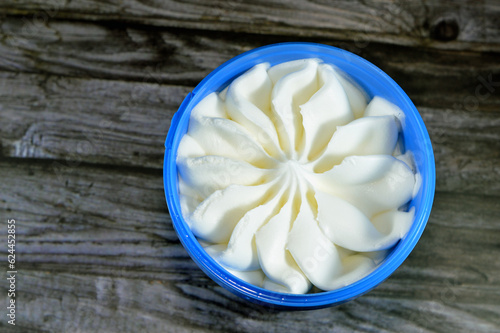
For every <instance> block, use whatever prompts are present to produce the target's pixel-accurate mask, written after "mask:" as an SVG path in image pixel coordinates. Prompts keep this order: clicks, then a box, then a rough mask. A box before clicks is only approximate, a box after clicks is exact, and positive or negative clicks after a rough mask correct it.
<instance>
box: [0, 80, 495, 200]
mask: <svg viewBox="0 0 500 333" xmlns="http://www.w3.org/2000/svg"><path fill="white" fill-rule="evenodd" d="M190 89H191V88H188V87H180V86H170V85H158V84H153V83H134V82H122V81H109V80H97V79H76V78H69V77H57V76H46V75H30V74H15V73H5V72H3V73H2V72H0V110H1V112H0V123H1V124H2V126H1V127H0V143H1V147H2V155H3V156H6V157H22V158H43V159H51V160H67V161H69V162H67V163H68V164H70V165H71V164H79V163H85V162H88V163H99V164H110V165H128V166H139V167H147V168H156V169H159V168H162V166H163V153H164V148H163V144H164V141H165V137H166V134H167V132H168V128H169V125H170V120H171V118H172V115H173V114H174V112H175V111H176V110H177V108H178V106H179V105H180V103H181V101H182V99H183V98H184V96H185V95H186V94H187V93H188V91H189V90H190ZM419 111H420V113H421V115H422V116H423V118H424V121H425V123H426V125H427V127H428V130H429V132H430V135H431V139H432V141H433V143H434V150H435V154H436V161H437V162H436V167H437V175H438V176H437V188H438V190H442V191H456V192H468V193H477V194H498V193H500V169H499V165H500V131H499V128H500V118H499V116H498V112H490V111H467V110H463V109H456V110H453V109H437V108H427V107H420V108H419Z"/></svg>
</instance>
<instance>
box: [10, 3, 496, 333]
mask: <svg viewBox="0 0 500 333" xmlns="http://www.w3.org/2000/svg"><path fill="white" fill-rule="evenodd" d="M282 41H311V42H319V43H325V44H329V45H334V46H339V47H342V48H345V49H347V50H350V51H352V52H354V53H357V54H359V55H361V56H362V57H364V58H366V59H367V60H369V61H371V62H373V63H374V64H375V65H377V66H379V67H380V68H381V69H382V70H384V71H385V72H386V73H388V74H389V75H390V76H392V77H393V78H394V79H395V80H396V82H398V83H399V84H400V85H401V86H402V88H403V89H404V90H405V91H406V92H407V93H408V95H409V96H410V98H412V100H413V101H414V103H415V105H416V106H417V108H418V110H419V111H420V113H421V115H422V117H423V119H424V121H425V123H426V125H427V128H428V130H429V133H430V136H431V139H432V142H433V145H434V151H435V157H436V168H437V192H436V197H435V202H434V208H433V211H432V214H431V217H430V220H429V223H428V226H427V228H426V230H425V232H424V234H423V236H422V239H421V240H420V242H419V243H418V245H417V246H416V248H415V250H414V251H413V252H412V254H411V255H410V256H409V258H408V259H407V260H406V262H405V263H404V264H403V265H402V266H401V267H400V268H399V269H398V270H397V271H396V272H395V273H394V274H393V275H392V276H391V277H390V278H389V279H388V280H387V281H386V282H384V283H383V284H381V285H380V286H379V287H377V288H376V289H374V290H373V291H372V292H370V293H369V294H367V295H365V296H363V297H361V298H359V299H357V300H355V301H352V302H350V303H347V304H345V305H342V306H339V307H335V308H328V309H322V310H315V311H308V312H282V311H276V310H273V309H267V308H263V307H260V306H256V305H252V304H248V303H246V302H244V301H243V300H241V299H239V298H237V297H235V296H233V295H232V294H230V293H229V292H227V291H225V290H224V289H222V288H221V287H219V286H217V285H216V284H215V283H214V282H212V281H211V280H210V279H208V278H207V277H206V276H205V275H204V274H203V273H202V272H201V271H200V269H198V268H197V266H196V265H195V264H194V263H193V261H192V260H191V259H190V258H189V257H188V255H187V253H186V251H185V250H184V248H183V247H182V246H181V245H180V243H179V241H178V239H177V236H176V235H175V232H174V230H173V228H172V224H171V220H170V217H169V214H168V210H167V206H166V204H165V199H164V194H163V182H162V158H163V152H164V149H163V143H164V140H165V136H166V134H167V131H168V127H169V124H170V119H171V117H172V115H173V114H174V112H175V111H176V110H177V108H178V106H179V104H180V103H181V101H182V100H183V98H184V96H185V95H186V94H187V93H188V92H189V91H191V90H192V89H193V87H194V86H195V85H196V84H197V83H198V82H199V81H200V80H201V79H202V78H203V77H204V76H205V75H207V74H208V73H209V72H211V71H212V70H213V69H214V68H216V67H217V66H218V65H220V64H222V63H223V62H224V61H226V60H228V59H230V58H232V57H234V56H236V55H238V54H240V53H241V52H243V51H246V50H250V49H252V48H255V47H258V46H261V45H266V44H270V43H275V42H282ZM488 82H489V83H488ZM0 148H1V150H0V191H1V192H0V214H1V220H2V222H1V228H0V231H1V235H0V237H2V239H1V241H0V245H1V248H0V252H1V253H2V256H1V257H2V258H4V259H2V262H3V263H4V264H0V267H4V268H5V271H6V270H7V260H6V255H7V246H6V233H7V227H6V225H7V219H10V218H15V219H16V221H17V268H18V272H19V273H18V276H17V294H18V297H17V304H18V308H17V318H16V319H17V320H16V327H11V326H10V325H8V324H7V319H6V315H5V314H6V304H7V303H6V302H7V300H8V299H7V283H6V282H5V279H4V278H2V280H3V281H4V282H2V283H1V296H0V299H1V302H0V309H3V310H1V311H0V318H2V319H1V322H0V331H1V332H207V331H218V332H219V331H220V332H226V331H240V332H295V331H299V332H330V331H336V332H351V331H366V332H379V331H380V332H428V331H435V332H457V331H461V332H473V331H477V332H498V331H499V330H500V1H489V0H482V1H466V0H457V1H446V0H432V1H431V0H427V1H425V0H422V1H395V0H366V1H362V0H359V1H350V0H341V1H301V0H293V1H280V0H266V1H264V0H255V1H252V2H250V1H242V0H232V1H223V0H205V1H185V2H178V1H168V0H165V1H160V0H101V1H97V0H2V1H1V2H0Z"/></svg>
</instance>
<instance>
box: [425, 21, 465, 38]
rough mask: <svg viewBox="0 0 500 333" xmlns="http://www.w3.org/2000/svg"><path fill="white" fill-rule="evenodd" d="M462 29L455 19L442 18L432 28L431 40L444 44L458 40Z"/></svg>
mask: <svg viewBox="0 0 500 333" xmlns="http://www.w3.org/2000/svg"><path fill="white" fill-rule="evenodd" d="M459 32H460V29H459V27H458V23H457V21H456V20H455V19H454V18H442V19H439V20H437V22H436V23H435V24H433V25H432V27H431V38H432V39H435V40H439V41H442V42H449V41H452V40H455V39H457V37H458V34H459Z"/></svg>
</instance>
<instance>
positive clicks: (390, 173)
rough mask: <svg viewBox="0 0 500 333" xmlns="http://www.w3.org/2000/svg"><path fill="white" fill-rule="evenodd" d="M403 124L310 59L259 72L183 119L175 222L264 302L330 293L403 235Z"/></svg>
mask: <svg viewBox="0 0 500 333" xmlns="http://www.w3.org/2000/svg"><path fill="white" fill-rule="evenodd" d="M402 127H404V114H403V112H402V111H401V110H400V109H399V108H397V107H396V106H395V105H393V104H391V103H390V102H388V101H386V100H384V99H382V98H380V97H374V98H373V99H371V101H370V103H367V96H366V94H365V93H364V92H363V91H362V90H361V89H359V87H358V85H357V84H356V83H354V82H353V81H352V80H351V79H350V78H348V77H347V76H346V75H345V74H343V73H342V72H340V71H339V70H338V69H336V68H334V67H333V66H331V65H328V64H324V63H322V62H321V61H320V60H317V59H302V60H296V61H290V62H285V63H282V64H279V65H276V66H273V67H270V66H269V64H260V65H257V66H255V67H254V68H252V69H250V70H249V71H248V72H246V73H245V74H243V75H241V76H239V77H238V78H236V79H235V80H234V81H233V82H232V83H231V84H230V85H229V87H228V88H227V89H225V90H223V91H222V92H220V93H212V94H210V95H208V96H207V97H206V98H204V99H203V100H202V101H201V102H200V103H199V104H198V105H197V106H196V107H195V108H194V109H193V111H192V113H191V118H190V123H189V128H188V132H187V133H186V135H185V136H184V137H183V139H182V141H181V143H180V145H179V149H178V156H177V166H178V170H179V175H180V177H179V190H180V198H181V206H182V212H183V215H184V218H185V220H186V221H187V223H188V224H189V225H190V227H191V229H192V231H193V233H194V234H195V235H196V236H197V237H199V238H200V240H203V242H204V244H206V247H205V249H206V251H207V253H209V254H210V255H211V256H212V257H213V258H215V260H216V261H218V262H219V263H220V264H221V265H222V266H224V267H226V268H227V269H228V270H229V271H230V272H231V273H233V274H234V275H236V276H237V277H239V278H241V279H244V280H247V281H248V282H250V283H252V284H255V285H258V286H261V287H264V288H267V289H271V290H275V291H281V292H286V293H297V294H299V293H307V292H308V291H309V290H310V288H311V286H312V285H315V286H316V287H318V288H319V289H322V290H333V289H336V288H340V287H343V286H345V285H348V284H350V283H353V282H355V281H356V280H359V279H360V278H362V277H363V276H365V275H367V274H368V273H370V272H371V271H372V270H373V269H374V268H375V267H376V265H377V264H379V263H380V262H381V261H382V260H383V259H384V257H385V256H386V254H387V250H388V249H390V248H391V247H392V246H394V245H395V244H396V243H397V242H398V241H399V240H400V239H401V238H402V237H404V236H405V235H406V234H407V232H408V230H409V229H410V227H411V225H412V222H413V215H414V212H413V210H410V211H405V210H404V209H403V207H405V206H406V203H408V201H410V200H411V199H412V196H413V193H414V192H415V184H416V180H415V179H416V175H415V167H414V165H413V159H412V156H411V153H409V152H407V153H405V154H402V152H403V151H404V147H401V146H400V143H398V142H399V141H398V137H399V135H400V132H401V128H402Z"/></svg>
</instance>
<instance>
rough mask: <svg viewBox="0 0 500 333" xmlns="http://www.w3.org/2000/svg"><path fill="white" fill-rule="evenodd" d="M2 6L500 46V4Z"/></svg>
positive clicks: (201, 25)
mask: <svg viewBox="0 0 500 333" xmlns="http://www.w3.org/2000/svg"><path fill="white" fill-rule="evenodd" d="M0 9H2V11H3V12H4V13H6V14H11V15H19V14H21V15H27V24H32V25H36V23H38V22H46V21H49V20H51V19H53V18H71V19H81V20H109V21H117V20H118V21H128V22H135V23H141V24H147V25H156V26H164V27H165V26H166V27H181V28H189V29H202V30H220V31H234V32H238V33H240V32H247V33H257V34H274V35H276V34H280V35H285V36H294V37H297V36H308V37H314V38H324V37H328V38H335V39H340V40H359V41H366V40H368V41H378V42H384V43H390V44H399V45H411V46H418V47H421V46H424V47H432V48H442V49H476V50H482V51H488V50H497V51H498V50H499V49H500V26H499V24H498V17H499V13H500V6H499V5H498V2H495V1H480V2H477V1H474V2H471V1H467V0H460V1H454V2H449V1H445V0H433V1H425V2H421V1H402V0H370V1H361V0H358V1H349V0H340V1H335V2H310V1H307V2H304V1H300V0H294V1H285V2H283V1H279V0H273V1H262V0H261V1H251V2H250V1H242V0H236V1H225V0H210V1H203V2H184V3H182V2H177V1H141V0H126V1H107V2H105V3H102V1H98V0H73V1H66V0H51V1H46V0H7V1H3V2H2V3H1V4H0Z"/></svg>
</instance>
